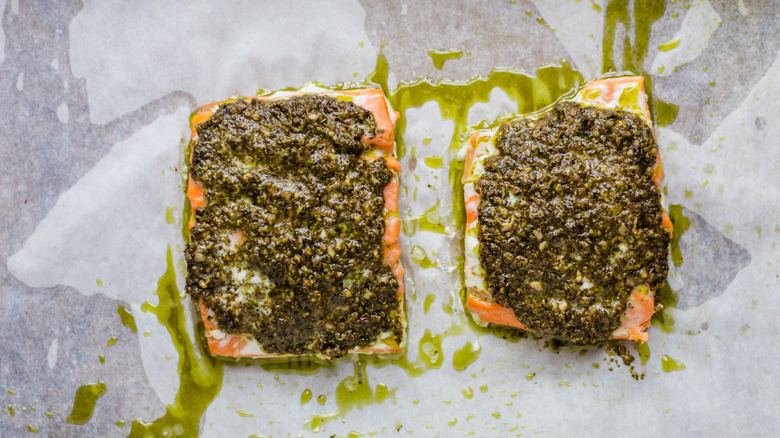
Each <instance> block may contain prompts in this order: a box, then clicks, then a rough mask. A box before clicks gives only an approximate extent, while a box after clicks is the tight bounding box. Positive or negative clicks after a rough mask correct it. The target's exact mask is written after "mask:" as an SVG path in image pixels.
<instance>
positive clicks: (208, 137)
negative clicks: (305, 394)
mask: <svg viewBox="0 0 780 438" xmlns="http://www.w3.org/2000/svg"><path fill="white" fill-rule="evenodd" d="M197 133H198V138H197V141H196V142H195V143H194V144H193V148H192V163H191V168H190V175H191V177H192V178H193V179H194V180H195V181H198V182H199V183H201V184H202V185H203V187H204V190H205V196H206V205H205V206H204V207H202V208H200V209H198V210H197V213H196V221H197V222H196V225H195V226H194V227H193V229H192V231H191V237H190V242H189V244H188V246H187V250H186V253H185V257H186V260H187V287H186V291H187V293H188V294H190V295H191V296H192V297H194V298H195V299H199V298H201V299H203V301H204V302H205V304H206V305H207V306H208V307H209V308H211V309H212V310H213V311H214V312H215V314H216V319H217V323H218V324H219V327H220V329H221V330H223V331H225V332H228V333H248V334H251V335H253V336H254V337H255V338H256V339H257V341H258V342H259V343H260V345H261V346H262V348H263V350H264V351H266V352H269V353H277V354H296V355H305V354H322V355H325V356H329V357H339V356H342V355H344V354H346V353H347V352H348V351H349V350H350V349H352V348H355V347H367V346H370V345H372V344H374V343H375V342H376V341H377V340H378V339H379V338H380V336H381V335H382V334H383V333H388V332H389V333H392V334H394V335H396V336H400V334H401V330H402V328H401V322H400V321H401V319H400V318H401V315H400V314H399V305H398V298H397V293H398V281H397V280H396V278H395V276H394V275H393V273H392V272H391V270H390V268H389V267H388V266H387V265H385V264H383V263H382V236H383V234H384V217H383V214H384V212H383V207H384V197H383V189H384V187H385V185H387V183H388V182H389V181H390V180H391V178H392V176H393V174H392V172H391V171H390V170H388V169H387V167H386V165H385V160H384V159H383V158H379V159H376V160H375V161H368V160H366V159H364V158H361V154H362V153H363V152H365V151H366V150H367V149H369V147H367V146H366V144H365V141H363V142H361V139H362V140H369V139H371V138H373V137H374V136H375V135H377V128H376V124H375V121H374V117H373V115H372V114H371V113H370V112H369V111H367V110H365V109H363V108H360V107H358V106H357V105H354V104H352V103H350V102H345V101H342V100H339V99H337V98H333V97H327V96H322V95H303V96H298V97H292V98H289V99H282V100H274V101H261V100H252V101H250V102H247V101H244V100H238V101H236V102H234V103H230V104H226V105H224V106H222V107H221V108H219V110H217V112H216V113H215V114H214V115H213V116H212V117H211V118H210V119H209V120H207V121H206V122H203V123H201V124H199V125H198V126H197ZM237 231H241V232H243V234H244V236H241V235H240V233H236V232H237ZM231 235H232V237H231ZM244 237H245V239H246V240H245V241H242V239H243V238H244Z"/></svg>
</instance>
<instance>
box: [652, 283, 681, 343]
mask: <svg viewBox="0 0 780 438" xmlns="http://www.w3.org/2000/svg"><path fill="white" fill-rule="evenodd" d="M656 302H658V303H660V304H661V305H662V306H663V309H662V310H661V311H660V312H655V313H654V314H653V318H652V320H651V322H652V324H653V325H654V326H657V327H659V328H660V329H661V331H662V332H664V333H672V332H674V318H672V315H671V309H673V308H675V307H676V306H677V293H676V292H675V291H673V290H672V288H671V287H669V283H668V282H667V283H664V285H663V286H662V287H661V289H659V290H658V292H657V294H656Z"/></svg>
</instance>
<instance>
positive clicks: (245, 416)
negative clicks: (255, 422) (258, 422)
mask: <svg viewBox="0 0 780 438" xmlns="http://www.w3.org/2000/svg"><path fill="white" fill-rule="evenodd" d="M236 414H238V416H239V417H243V418H254V416H255V414H250V413H249V412H245V411H240V410H239V411H236Z"/></svg>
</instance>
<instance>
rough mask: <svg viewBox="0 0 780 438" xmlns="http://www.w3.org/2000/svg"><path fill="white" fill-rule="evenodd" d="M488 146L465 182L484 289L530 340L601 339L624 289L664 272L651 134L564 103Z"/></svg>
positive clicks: (622, 115)
mask: <svg viewBox="0 0 780 438" xmlns="http://www.w3.org/2000/svg"><path fill="white" fill-rule="evenodd" d="M495 145H496V148H497V149H498V151H499V153H498V154H497V155H495V156H492V157H490V158H488V159H486V160H485V171H484V173H483V174H482V175H481V176H480V178H479V179H478V180H477V181H476V182H475V188H476V190H477V192H478V193H479V195H480V205H479V209H478V214H479V251H480V261H481V264H482V266H483V268H484V270H485V273H486V283H487V287H488V290H489V291H490V293H491V294H492V296H493V298H494V299H495V301H496V302H497V303H499V304H500V305H502V306H504V307H508V308H511V309H512V310H514V312H515V314H516V316H517V318H518V320H519V321H520V322H521V323H523V324H525V325H526V326H527V327H528V328H529V330H530V331H532V332H537V333H542V334H547V335H552V336H555V337H560V338H564V339H568V340H570V341H572V342H574V343H595V342H598V341H602V340H606V339H608V338H609V337H610V335H611V333H612V332H613V331H614V330H615V329H617V328H618V327H619V326H620V324H621V318H622V316H623V315H624V314H625V312H626V307H627V305H628V301H629V297H630V294H631V291H632V290H633V289H634V288H635V287H637V286H640V285H644V284H648V285H649V286H650V289H651V290H658V288H659V287H660V286H661V285H662V284H663V282H664V281H665V279H666V275H667V269H668V267H667V255H668V248H669V233H668V230H666V229H665V228H664V227H663V226H662V218H661V217H662V216H661V215H662V212H663V209H662V206H661V199H660V191H659V189H658V187H656V186H655V184H654V183H653V181H652V173H653V169H654V166H655V163H656V155H657V153H658V146H657V144H656V142H655V139H654V137H653V133H652V130H651V128H650V127H649V126H648V125H647V123H645V122H644V121H643V120H642V119H641V118H639V117H638V116H637V115H635V114H632V113H629V112H626V111H617V110H607V109H601V108H596V107H591V106H583V105H580V104H577V103H574V102H564V103H559V104H558V105H556V106H555V107H554V108H553V109H552V110H551V111H550V112H549V113H547V114H545V115H544V116H543V117H541V118H539V119H536V120H533V119H529V118H523V119H518V120H514V121H512V122H511V123H508V124H504V125H502V126H501V127H500V128H499V131H498V133H497V135H496V139H495Z"/></svg>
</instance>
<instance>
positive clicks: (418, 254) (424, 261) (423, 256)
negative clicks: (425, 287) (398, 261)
mask: <svg viewBox="0 0 780 438" xmlns="http://www.w3.org/2000/svg"><path fill="white" fill-rule="evenodd" d="M410 258H411V259H412V261H413V262H414V263H415V264H416V265H417V266H419V267H421V268H423V269H429V268H435V267H437V266H438V265H437V264H436V262H433V261H431V259H430V258H428V254H427V253H426V252H425V250H424V249H422V248H421V247H419V246H416V245H415V246H413V247H412V251H411V253H410Z"/></svg>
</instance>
